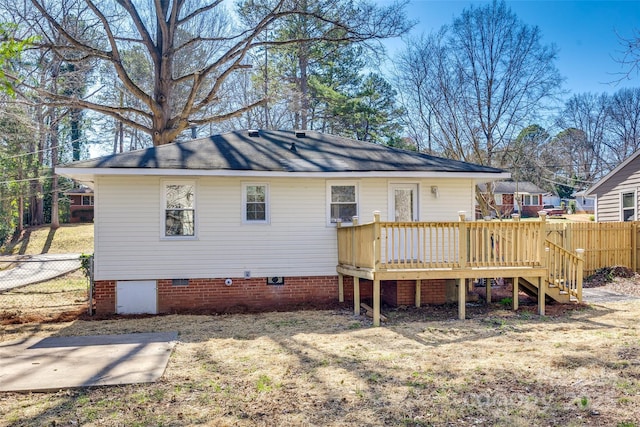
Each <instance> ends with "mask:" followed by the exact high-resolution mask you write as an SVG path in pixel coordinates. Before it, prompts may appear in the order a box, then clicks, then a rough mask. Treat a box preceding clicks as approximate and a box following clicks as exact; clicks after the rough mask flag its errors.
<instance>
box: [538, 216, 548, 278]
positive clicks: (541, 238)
mask: <svg viewBox="0 0 640 427" xmlns="http://www.w3.org/2000/svg"><path fill="white" fill-rule="evenodd" d="M538 216H539V217H540V230H539V231H538V261H539V262H540V264H542V265H543V266H544V265H545V263H544V262H545V260H546V256H545V245H544V242H545V241H546V240H547V230H546V228H545V223H546V222H547V213H546V212H542V211H541V212H538Z"/></svg>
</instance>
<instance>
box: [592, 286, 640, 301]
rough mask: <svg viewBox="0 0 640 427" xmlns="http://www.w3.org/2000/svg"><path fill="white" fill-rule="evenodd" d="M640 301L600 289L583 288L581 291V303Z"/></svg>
mask: <svg viewBox="0 0 640 427" xmlns="http://www.w3.org/2000/svg"><path fill="white" fill-rule="evenodd" d="M637 299H640V298H638V297H634V296H633V295H626V294H619V293H617V292H611V291H606V290H604V289H600V288H584V289H582V301H583V302H585V303H594V304H597V303H606V302H621V301H633V300H637Z"/></svg>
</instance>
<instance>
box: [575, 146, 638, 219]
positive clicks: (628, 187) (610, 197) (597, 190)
mask: <svg viewBox="0 0 640 427" xmlns="http://www.w3.org/2000/svg"><path fill="white" fill-rule="evenodd" d="M639 187H640V150H638V151H636V152H635V153H633V154H632V155H631V156H629V157H628V158H627V159H626V160H625V161H623V162H622V163H620V164H619V165H618V166H617V167H616V168H615V169H613V170H612V171H611V172H609V173H608V174H607V175H606V176H604V177H603V178H602V179H601V180H599V181H598V182H596V183H595V184H593V185H592V186H591V187H590V188H588V189H587V190H586V191H585V196H587V197H593V198H594V199H595V202H594V204H595V219H596V221H599V222H605V221H637V220H638V219H639V217H638V188H639Z"/></svg>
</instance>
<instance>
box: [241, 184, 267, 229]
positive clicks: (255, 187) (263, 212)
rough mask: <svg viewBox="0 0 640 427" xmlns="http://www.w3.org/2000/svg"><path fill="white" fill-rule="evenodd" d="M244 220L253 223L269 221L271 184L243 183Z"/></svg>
mask: <svg viewBox="0 0 640 427" xmlns="http://www.w3.org/2000/svg"><path fill="white" fill-rule="evenodd" d="M242 199H243V200H242V206H243V208H242V213H243V217H242V220H243V222H245V223H251V224H260V223H261V224H267V223H269V186H268V185H267V184H254V183H245V184H242Z"/></svg>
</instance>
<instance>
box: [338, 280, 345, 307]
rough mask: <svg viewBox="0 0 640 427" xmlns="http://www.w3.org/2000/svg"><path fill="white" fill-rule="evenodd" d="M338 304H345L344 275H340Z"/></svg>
mask: <svg viewBox="0 0 640 427" xmlns="http://www.w3.org/2000/svg"><path fill="white" fill-rule="evenodd" d="M338 302H344V275H343V274H342V273H338Z"/></svg>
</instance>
